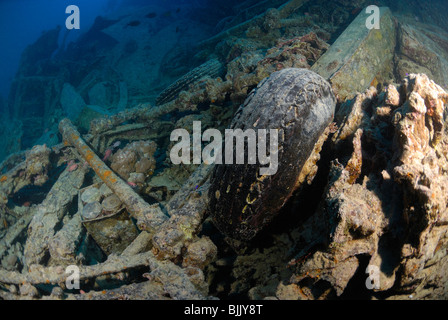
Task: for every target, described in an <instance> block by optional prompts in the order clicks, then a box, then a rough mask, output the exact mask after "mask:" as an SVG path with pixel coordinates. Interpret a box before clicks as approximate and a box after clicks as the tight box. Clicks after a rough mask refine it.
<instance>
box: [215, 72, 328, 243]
mask: <svg viewBox="0 0 448 320" xmlns="http://www.w3.org/2000/svg"><path fill="white" fill-rule="evenodd" d="M335 107H336V98H335V97H334V94H333V92H332V89H331V86H330V84H329V83H328V82H327V81H326V80H324V79H323V78H322V77H321V76H319V75H318V74H316V73H314V72H312V71H309V70H307V69H295V68H290V69H284V70H281V71H278V72H274V73H273V74H272V75H271V76H270V77H269V78H266V79H264V80H263V81H262V82H261V83H260V84H259V85H258V87H257V88H256V89H255V90H253V91H252V92H251V94H250V95H249V97H248V98H247V99H246V101H245V102H244V104H243V105H242V106H241V107H240V108H239V110H238V111H237V113H236V115H235V117H234V119H233V122H232V124H231V126H230V129H238V128H240V129H242V130H243V131H245V130H246V129H254V130H255V131H257V130H258V129H266V130H267V132H269V129H278V168H277V172H276V173H275V174H273V175H264V176H263V175H262V176H260V172H259V169H260V168H264V167H267V165H261V164H260V163H259V161H257V163H256V164H247V162H248V161H247V151H248V146H247V143H245V144H244V145H245V147H244V148H245V150H244V152H245V157H246V158H245V159H246V161H245V163H246V164H233V165H229V164H225V163H224V161H223V164H217V165H215V168H214V171H213V173H212V177H211V188H210V206H209V210H210V214H211V216H212V218H213V221H214V224H215V225H216V227H217V228H218V229H219V230H220V231H221V232H222V233H223V234H225V235H226V236H228V237H229V238H231V239H237V240H243V241H247V240H250V239H252V238H253V237H254V236H255V235H256V234H257V233H258V232H259V231H260V230H261V229H262V228H263V227H264V226H266V225H267V224H268V223H269V222H270V221H271V220H272V219H273V218H274V217H275V216H276V215H277V214H278V212H279V210H280V208H281V207H282V206H283V205H284V204H285V202H286V201H287V200H288V198H289V197H290V196H291V194H292V193H293V191H294V190H295V189H296V188H297V187H298V185H299V184H300V183H299V176H300V174H301V171H302V169H303V167H304V164H305V163H306V161H307V159H308V158H309V157H310V155H311V154H312V153H313V150H314V147H315V145H316V143H317V142H318V141H319V138H320V137H321V135H322V134H323V133H324V131H325V129H326V127H327V126H328V125H329V124H330V123H331V121H332V119H333V116H334V111H335ZM268 137H269V135H268ZM266 140H267V141H266V142H265V143H266V150H269V141H270V138H267V139H266ZM235 147H236V144H235V143H234V145H233V148H234V154H235V152H238V153H240V152H242V150H235ZM258 147H259V146H258ZM223 150H224V149H223Z"/></svg>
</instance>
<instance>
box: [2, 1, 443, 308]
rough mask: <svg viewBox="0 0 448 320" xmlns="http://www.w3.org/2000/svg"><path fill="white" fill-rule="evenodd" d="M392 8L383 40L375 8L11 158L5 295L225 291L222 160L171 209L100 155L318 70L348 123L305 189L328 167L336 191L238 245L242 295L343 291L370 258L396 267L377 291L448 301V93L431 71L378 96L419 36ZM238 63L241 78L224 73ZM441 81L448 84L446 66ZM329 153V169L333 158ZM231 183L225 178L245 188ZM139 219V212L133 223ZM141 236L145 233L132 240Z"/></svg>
mask: <svg viewBox="0 0 448 320" xmlns="http://www.w3.org/2000/svg"><path fill="white" fill-rule="evenodd" d="M306 2H307V1H297V0H291V1H288V2H287V3H286V4H285V5H284V6H281V7H279V9H270V10H268V11H266V12H265V13H263V14H261V15H259V16H256V17H254V18H253V19H252V20H249V21H247V22H243V23H240V24H236V26H234V27H232V28H230V29H227V30H225V31H223V32H222V33H220V34H218V35H217V36H215V37H213V38H212V39H209V40H207V41H205V42H204V43H202V46H203V47H204V48H206V49H204V50H205V51H207V50H210V49H209V48H210V47H214V45H215V44H216V43H218V42H219V41H221V40H222V39H224V38H225V37H228V36H233V35H240V34H241V33H243V32H245V31H246V30H248V29H250V28H252V27H254V28H255V27H258V26H261V27H259V28H258V29H260V30H261V29H262V28H263V26H269V27H272V25H274V26H275V27H276V28H280V27H281V26H282V25H285V24H289V25H291V24H294V23H297V21H295V20H294V19H288V16H289V15H290V14H291V12H293V11H294V10H296V8H299V7H300V6H302V5H304V4H305V3H306ZM381 12H382V14H381V19H382V20H381V25H382V29H381V31H377V30H367V29H366V28H361V27H360V26H364V25H365V19H366V15H365V13H361V14H360V15H359V16H358V18H356V19H355V21H353V22H352V24H351V25H350V26H349V27H348V28H347V29H346V31H345V32H344V33H343V34H342V35H341V36H340V37H339V38H338V40H337V41H336V42H335V43H333V44H332V45H331V46H328V45H327V44H326V43H325V42H324V41H323V40H321V39H320V38H319V37H318V36H317V35H316V33H310V34H307V35H305V36H303V37H299V38H292V39H289V40H285V41H281V42H279V43H277V45H276V46H275V47H273V48H271V49H270V50H267V52H266V53H265V54H264V55H261V54H260V53H259V52H255V51H254V52H253V53H252V56H251V53H250V52H249V51H248V53H247V54H246V56H243V55H241V56H239V57H237V58H235V59H234V60H231V61H230V62H229V63H228V64H227V66H226V67H227V68H224V66H223V64H222V63H221V62H219V61H218V60H217V59H210V60H209V61H207V62H206V63H204V65H202V66H200V67H198V68H196V69H194V70H192V71H191V72H189V73H187V74H186V75H185V76H184V77H182V78H181V79H179V81H177V82H176V83H174V84H173V85H172V86H170V87H169V88H167V90H166V91H164V92H162V94H160V96H159V99H158V103H159V104H158V105H156V106H143V107H137V108H132V109H127V110H124V111H122V112H119V113H117V114H115V115H112V116H106V117H101V118H97V119H94V120H92V121H91V123H90V131H89V133H88V134H86V135H83V136H81V134H80V133H79V132H78V130H77V129H76V128H75V127H74V125H73V124H72V123H71V121H70V120H68V119H64V120H62V121H60V123H59V131H60V133H61V135H62V138H63V140H62V141H63V142H62V143H61V144H58V145H56V146H53V147H52V148H48V147H47V146H46V145H38V146H34V147H33V148H32V149H31V150H28V151H23V152H19V153H15V154H12V155H10V156H9V157H8V158H7V159H6V160H5V161H3V163H2V164H0V170H1V172H2V173H3V174H2V175H1V176H0V206H1V209H2V216H1V219H2V222H3V224H4V227H5V228H3V229H2V231H1V232H2V238H1V239H0V257H1V258H3V259H2V268H1V269H0V297H1V298H3V299H25V298H26V299H29V298H41V299H108V300H109V299H205V298H213V297H210V296H209V286H210V283H209V281H210V279H209V277H208V276H207V272H208V271H207V267H209V266H210V265H211V264H212V263H214V262H216V265H218V262H217V261H216V259H217V256H218V248H217V246H216V244H215V243H214V242H213V241H212V240H211V239H210V238H209V237H208V236H206V235H204V234H203V233H201V229H202V227H203V225H204V224H205V220H206V219H207V214H206V213H207V209H208V208H209V205H210V197H212V196H214V195H211V194H210V192H209V190H215V189H217V190H218V191H219V187H218V188H217V186H216V185H214V188H210V187H211V183H212V180H211V176H212V174H211V173H212V170H214V168H213V166H210V165H204V164H202V165H199V166H198V167H197V168H195V170H194V171H193V173H192V174H191V175H190V176H189V178H187V179H185V181H184V182H183V183H182V186H181V187H180V188H179V190H178V191H177V192H176V193H174V194H173V195H172V196H171V197H170V198H169V199H167V201H163V199H161V200H160V201H154V199H157V197H153V198H152V199H151V200H152V203H150V202H149V201H148V198H147V197H146V194H145V192H142V191H145V190H142V189H140V188H138V187H137V188H135V186H136V185H135V183H133V182H130V180H129V179H127V178H126V177H129V176H130V175H129V172H126V173H125V174H124V175H123V174H122V172H121V171H120V170H119V168H118V170H116V169H112V168H111V167H112V165H111V167H109V166H108V165H107V164H106V163H105V162H106V160H103V159H101V158H100V157H99V156H98V155H99V154H104V153H105V151H107V150H108V147H109V146H111V145H112V143H113V142H114V141H117V140H119V139H124V140H128V141H135V142H141V141H148V140H151V139H154V137H158V136H161V135H165V136H167V133H166V132H164V129H166V126H167V124H166V122H164V121H162V118H163V116H165V115H168V114H173V113H174V112H176V111H180V112H182V111H192V110H193V111H197V108H198V106H199V105H209V106H210V109H209V110H207V111H205V112H210V113H213V112H216V108H214V109H213V108H212V106H222V105H224V103H225V102H229V101H231V102H232V103H233V104H235V105H239V104H240V103H241V102H242V101H244V99H245V98H246V97H247V95H248V92H249V91H250V89H251V88H254V87H256V86H257V85H258V84H259V83H260V81H261V80H263V79H265V78H266V77H267V76H269V75H271V74H272V73H273V72H275V71H278V70H281V69H284V68H289V67H291V68H306V69H311V70H312V71H315V72H317V73H318V74H320V75H321V76H322V77H324V78H325V79H327V80H330V82H331V85H332V89H333V91H334V92H335V94H336V95H337V97H338V102H339V104H338V108H337V109H336V113H335V115H334V121H335V123H331V124H330V125H329V126H328V127H327V128H326V129H325V130H324V134H323V135H322V137H324V138H325V139H326V140H325V139H324V138H322V139H319V141H318V142H316V144H315V146H314V148H311V149H313V151H312V154H311V155H310V157H309V159H308V160H309V161H308V162H307V163H306V165H304V167H306V174H305V173H304V172H298V173H297V174H298V175H299V180H300V183H302V182H303V184H304V185H305V184H307V185H311V186H312V185H313V183H315V184H318V183H319V181H317V182H314V180H319V179H314V180H313V178H314V177H315V176H316V174H317V175H318V174H321V175H323V176H324V179H323V180H324V183H323V186H322V188H321V189H320V190H321V193H319V194H318V195H316V194H315V195H314V197H316V198H318V206H317V207H316V208H314V209H315V210H314V211H313V212H314V214H312V215H310V216H309V217H308V218H307V219H306V220H305V221H302V223H301V224H300V225H299V226H293V227H291V228H292V229H291V230H289V229H288V230H287V231H284V234H280V235H277V236H274V239H273V240H272V246H271V247H269V248H265V250H264V251H263V250H258V249H257V250H255V252H251V251H249V252H247V253H244V251H241V252H239V255H238V256H237V257H236V259H235V261H234V262H233V263H234V264H233V270H232V277H233V279H232V281H234V283H233V284H232V286H231V287H232V288H231V290H234V291H238V290H240V291H247V292H248V294H249V297H250V298H253V299H259V298H266V297H275V298H279V299H323V298H331V297H334V296H340V295H342V294H343V293H344V290H345V289H346V288H347V286H348V285H349V282H350V281H351V279H353V278H355V277H356V273H357V270H358V269H360V268H361V269H362V266H363V264H362V258H360V257H364V258H365V257H367V258H368V260H369V261H368V263H369V265H376V266H378V265H380V266H382V267H384V268H383V269H381V270H380V273H379V275H378V276H379V279H380V283H378V286H375V290H376V291H377V292H386V293H387V292H391V291H390V290H392V289H393V290H395V291H393V293H391V295H392V294H394V295H396V296H395V297H396V298H404V297H408V296H409V294H410V293H412V294H413V295H414V296H415V297H416V298H425V297H428V296H429V297H444V296H446V294H447V293H446V290H445V289H444V286H446V283H447V282H448V281H447V279H446V278H447V276H448V275H446V273H445V272H444V270H446V267H445V266H446V265H447V263H448V258H447V254H446V253H447V250H448V240H447V234H448V233H447V230H448V228H447V226H448V223H447V221H448V210H447V204H446V200H445V195H446V190H447V189H448V181H447V168H448V165H447V163H448V160H447V154H448V153H447V146H448V134H447V126H446V102H447V100H448V95H447V94H446V92H445V91H444V90H443V89H442V88H441V87H439V86H438V85H436V84H435V83H434V82H433V81H431V80H430V79H429V77H427V76H425V75H422V74H410V75H409V74H408V75H406V76H404V75H403V77H401V79H399V80H398V82H399V83H400V84H397V85H395V84H394V85H393V84H390V85H385V86H384V88H383V89H382V90H381V91H379V90H377V89H376V88H375V86H377V85H378V84H379V83H382V82H383V80H384V81H385V80H389V79H395V77H394V76H391V73H393V69H394V68H395V71H396V72H397V73H400V74H401V73H402V71H403V67H402V66H403V65H404V64H405V63H406V62H407V60H406V59H408V58H406V57H409V56H410V55H409V52H411V51H409V52H408V51H407V50H408V49H409V48H408V46H409V43H413V42H412V41H414V40H415V39H414V38H412V37H413V36H412V33H409V32H406V30H409V29H411V28H413V27H412V26H410V25H408V24H406V23H405V22H403V21H400V22H399V23H398V25H397V23H396V20H395V18H394V17H393V15H392V13H391V12H390V10H388V9H387V8H381ZM236 18H238V17H236ZM255 29H257V28H255ZM258 29H257V30H258ZM274 29H275V28H274ZM260 30H258V31H260ZM397 32H399V33H400V34H399V36H397ZM354 34H356V39H357V41H355V42H353V41H352V40H353V35H354ZM409 39H410V40H409ZM348 40H350V41H348ZM397 41H398V43H397ZM348 43H350V45H348ZM395 50H398V52H396V51H395ZM426 50H430V48H429V47H428V48H426ZM414 60H415V59H414ZM311 65H312V66H311ZM359 65H361V66H363V67H362V68H358V66H359ZM224 69H226V71H227V75H226V77H225V78H224V79H222V78H220V77H219V74H221V73H222V72H223V71H222V70H224ZM433 69H434V70H437V68H433ZM431 70H432V69H431ZM432 76H434V77H437V82H440V83H441V84H443V78H439V76H438V74H437V73H435V72H434V74H433V75H432ZM369 84H370V86H369ZM369 87H370V88H369ZM366 88H369V89H367V90H366ZM358 92H364V93H358ZM272 94H275V93H272ZM229 109H230V110H227V111H228V112H227V111H226V112H220V113H219V115H220V116H221V117H222V118H221V120H222V121H223V123H224V124H226V123H227V122H230V120H231V118H232V116H233V114H234V113H233V111H234V110H232V108H229ZM212 119H213V117H212ZM168 127H169V128H171V127H172V126H168ZM324 140H325V141H324ZM286 143H287V142H286ZM134 146H135V145H134ZM139 146H140V145H139ZM347 146H348V147H347ZM288 147H290V148H291V149H292V150H293V152H294V148H293V146H288ZM311 147H312V146H311ZM141 148H142V150H143V149H144V151H142V152H143V153H144V154H145V157H147V158H146V160H144V161H146V163H145V165H144V166H143V165H142V166H143V167H144V168H146V169H148V168H150V166H151V165H150V163H151V159H150V158H151V157H152V156H153V153H154V150H153V149H152V147H151V146H149V145H146V146H145V145H143V144H142V145H141ZM145 148H146V149H145ZM123 152H124V151H123ZM117 153H118V152H117ZM320 155H322V158H323V160H322V161H321V162H319V163H318V162H317V161H319V160H320V158H321V156H320ZM135 157H136V156H135ZM105 158H106V157H105ZM105 158H104V159H105ZM142 163H143V162H142ZM318 168H319V172H318ZM91 170H93V171H94V172H95V175H92V171H91ZM185 170H186V171H187V172H189V171H188V169H185ZM279 170H285V169H284V168H279ZM302 171H303V170H302ZM55 177H57V178H56V179H55ZM133 177H134V178H135V177H136V175H134V176H133ZM229 179H230V180H229V181H226V182H232V181H231V179H232V177H230V178H229ZM126 180H127V181H126ZM139 181H140V180H139ZM320 181H322V180H320ZM304 182H306V183H304ZM30 187H34V188H42V190H45V192H44V194H45V197H42V196H41V199H39V201H36V202H38V203H39V204H33V205H31V204H30V203H22V206H18V205H15V206H11V205H10V202H9V199H10V198H11V197H17V194H19V193H20V191H21V190H26V188H30ZM222 187H223V188H224V189H225V187H226V186H222ZM305 188H306V186H305ZM224 189H223V190H224ZM260 192H262V189H260ZM214 193H216V192H214ZM215 196H216V195H215ZM87 198H89V199H93V198H95V201H94V202H95V203H97V202H100V201H101V202H102V203H101V205H103V207H102V208H103V210H104V208H105V206H104V204H105V203H107V208H109V207H110V208H112V209H113V210H112V211H113V212H118V214H115V213H114V214H113V215H111V216H108V217H107V218H109V217H112V219H109V220H108V221H106V219H103V218H104V217H101V215H98V210H97V208H95V207H91V206H88V205H87V203H88V201H84V200H86V199H87ZM218 198H219V197H218ZM106 199H107V200H108V201H106ZM386 199H387V201H386ZM215 200H216V199H213V201H215ZM76 201H77V205H76ZM243 201H246V200H245V199H243ZM215 202H216V201H215ZM243 206H244V207H245V204H244V203H243ZM86 208H87V209H86ZM112 211H111V212H112ZM124 211H125V212H126V214H128V215H129V216H130V217H131V218H129V216H126V215H122V213H123V212H124ZM85 213H87V214H85ZM89 215H91V219H88V218H87V217H89ZM131 219H132V220H133V221H134V222H135V225H134V224H133V223H131V222H130V221H131ZM111 220H113V223H111V222H110V221H111ZM100 223H102V224H101V226H102V227H99V226H100ZM133 228H134V229H133ZM86 230H87V232H86ZM127 231H129V234H132V235H134V236H133V237H131V238H126V236H125V233H126V232H127ZM88 234H90V235H91V236H92V238H93V240H94V242H95V244H93V243H92V239H91V238H90V237H89V236H88ZM98 246H99V247H101V249H102V250H103V252H100V253H99V249H98ZM104 253H106V254H107V258H105V255H104ZM92 257H93V258H92ZM101 257H102V258H101ZM95 259H96V260H95ZM226 263H227V262H226V261H219V264H226ZM19 264H21V265H20V267H19V268H18V267H17V266H18V265H19ZM71 265H76V266H77V267H78V268H79V281H80V285H81V287H80V288H81V289H82V288H86V290H90V291H88V292H87V293H85V292H84V291H82V292H81V291H76V290H70V288H67V283H66V281H67V279H69V276H70V273H67V272H66V267H67V266H71ZM248 265H250V267H248ZM19 269H21V271H19ZM364 280H365V279H364ZM249 283H252V284H249ZM249 285H252V287H249ZM238 288H240V289H238ZM83 290H84V289H83Z"/></svg>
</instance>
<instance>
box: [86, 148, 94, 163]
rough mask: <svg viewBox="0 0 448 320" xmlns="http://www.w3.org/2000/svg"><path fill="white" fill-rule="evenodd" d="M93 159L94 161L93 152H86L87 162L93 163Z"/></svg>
mask: <svg viewBox="0 0 448 320" xmlns="http://www.w3.org/2000/svg"><path fill="white" fill-rule="evenodd" d="M92 159H93V152H92V151H90V150H88V151H87V152H86V160H87V161H88V162H89V161H91V160H92Z"/></svg>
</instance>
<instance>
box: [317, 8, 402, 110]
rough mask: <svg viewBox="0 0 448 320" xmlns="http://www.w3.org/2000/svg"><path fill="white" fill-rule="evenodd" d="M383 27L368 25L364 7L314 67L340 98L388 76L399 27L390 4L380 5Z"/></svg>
mask: <svg viewBox="0 0 448 320" xmlns="http://www.w3.org/2000/svg"><path fill="white" fill-rule="evenodd" d="M380 14H381V20H380V24H381V28H380V29H379V30H376V29H372V30H369V29H368V28H366V26H365V24H366V20H367V19H368V17H369V15H368V14H367V13H366V12H365V10H363V11H362V12H361V13H360V14H359V15H358V16H357V17H356V19H355V20H354V21H353V22H352V23H351V24H350V25H349V26H348V27H347V29H345V30H344V32H343V33H342V34H341V35H340V36H339V37H338V39H337V40H336V42H335V43H333V44H332V45H331V47H330V48H329V50H328V51H327V52H326V53H325V54H324V55H323V56H322V57H321V58H320V59H319V60H318V61H317V62H316V64H314V65H313V66H312V68H311V70H313V71H314V72H317V73H318V74H320V75H321V76H322V77H324V78H325V79H327V80H329V81H330V82H331V84H332V87H333V90H334V91H335V93H336V94H337V96H338V100H341V101H344V100H345V99H351V98H353V97H354V96H355V95H356V93H357V92H363V91H364V90H365V89H367V88H368V87H369V86H370V85H371V83H372V82H373V81H374V79H375V78H376V79H377V81H379V82H381V81H383V80H389V79H390V78H389V77H388V76H389V74H390V73H392V71H393V63H392V60H393V58H394V51H395V46H396V27H395V21H394V18H393V15H392V13H391V11H390V9H389V8H386V7H381V8H380Z"/></svg>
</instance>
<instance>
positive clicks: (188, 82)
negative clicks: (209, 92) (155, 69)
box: [156, 59, 224, 105]
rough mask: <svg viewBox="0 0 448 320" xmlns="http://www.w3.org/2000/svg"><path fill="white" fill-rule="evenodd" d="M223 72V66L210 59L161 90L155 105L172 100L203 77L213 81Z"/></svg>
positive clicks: (217, 61)
mask: <svg viewBox="0 0 448 320" xmlns="http://www.w3.org/2000/svg"><path fill="white" fill-rule="evenodd" d="M223 72H224V66H223V64H222V63H221V62H220V61H219V60H217V59H210V60H208V61H207V62H205V63H203V64H201V65H200V66H199V67H197V68H195V69H193V70H191V71H190V72H188V73H187V74H185V75H184V76H182V77H181V78H180V79H179V80H177V81H176V82H174V83H173V84H171V85H170V86H169V87H168V88H166V89H165V90H163V91H162V92H161V93H160V94H159V96H158V97H157V99H156V105H161V104H165V103H167V102H169V101H171V100H174V99H175V98H176V97H177V96H178V94H179V93H180V92H181V91H187V90H188V89H189V87H190V86H192V85H194V84H195V83H196V82H198V81H200V80H201V79H202V78H203V77H210V78H212V79H214V78H218V77H220V76H222V74H223Z"/></svg>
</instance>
